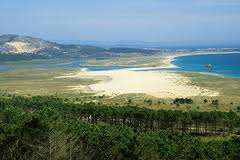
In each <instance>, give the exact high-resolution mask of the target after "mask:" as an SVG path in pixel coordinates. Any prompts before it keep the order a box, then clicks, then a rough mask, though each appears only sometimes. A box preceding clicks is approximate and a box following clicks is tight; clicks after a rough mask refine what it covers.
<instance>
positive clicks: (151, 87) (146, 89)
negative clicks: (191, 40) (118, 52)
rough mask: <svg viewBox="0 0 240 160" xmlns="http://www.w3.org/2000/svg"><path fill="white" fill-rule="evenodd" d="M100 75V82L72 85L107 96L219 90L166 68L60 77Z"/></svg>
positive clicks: (184, 94) (204, 93)
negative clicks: (164, 69)
mask: <svg viewBox="0 0 240 160" xmlns="http://www.w3.org/2000/svg"><path fill="white" fill-rule="evenodd" d="M148 69H149V68H148ZM99 77H101V78H102V79H101V81H100V82H99V83H96V84H92V85H89V86H87V87H86V86H85V87H84V86H73V87H72V89H77V90H82V91H83V92H88V91H91V92H95V93H97V94H105V95H109V96H115V95H119V94H128V93H145V94H148V95H152V96H155V97H159V98H176V97H192V96H217V95H218V94H219V93H218V92H216V91H210V90H208V89H204V88H200V87H197V86H191V85H188V82H190V80H189V79H188V78H186V77H183V76H181V75H180V74H177V73H172V72H166V71H134V69H121V70H112V71H85V72H79V73H77V74H75V75H66V76H64V77H62V78H93V79H95V78H96V79H99ZM107 77H108V78H107ZM84 88H87V90H85V89H84Z"/></svg>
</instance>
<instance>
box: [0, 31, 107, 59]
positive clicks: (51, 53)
mask: <svg viewBox="0 0 240 160" xmlns="http://www.w3.org/2000/svg"><path fill="white" fill-rule="evenodd" d="M104 55H106V56H108V55H110V54H109V53H108V52H107V50H106V49H104V48H100V47H95V46H88V45H63V44H57V43H53V42H49V41H45V40H42V39H39V38H33V37H28V36H19V35H1V36H0V60H4V59H6V60H14V59H19V58H20V59H34V58H61V57H68V58H80V57H90V56H104Z"/></svg>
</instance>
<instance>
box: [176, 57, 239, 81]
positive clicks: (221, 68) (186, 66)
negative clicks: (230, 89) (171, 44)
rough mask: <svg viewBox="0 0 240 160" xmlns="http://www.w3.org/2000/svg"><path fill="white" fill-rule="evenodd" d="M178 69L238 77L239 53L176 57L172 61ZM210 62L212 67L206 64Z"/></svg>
mask: <svg viewBox="0 0 240 160" xmlns="http://www.w3.org/2000/svg"><path fill="white" fill-rule="evenodd" d="M172 63H173V64H175V65H176V66H178V67H179V68H178V69H176V70H179V71H191V72H208V73H214V74H220V75H224V76H234V77H235V76H236V77H240V54H239V53H231V54H207V55H192V56H182V57H177V58H175V60H174V61H173V62H172ZM208 64H211V65H213V68H208V67H206V65H208Z"/></svg>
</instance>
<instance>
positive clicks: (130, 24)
mask: <svg viewBox="0 0 240 160" xmlns="http://www.w3.org/2000/svg"><path fill="white" fill-rule="evenodd" d="M0 22H1V23H0V34H21V35H30V36H38V37H42V38H45V39H49V40H66V41H67V40H97V41H120V40H139V41H155V42H189V43H193V42H197V43H238V42H240V0H0Z"/></svg>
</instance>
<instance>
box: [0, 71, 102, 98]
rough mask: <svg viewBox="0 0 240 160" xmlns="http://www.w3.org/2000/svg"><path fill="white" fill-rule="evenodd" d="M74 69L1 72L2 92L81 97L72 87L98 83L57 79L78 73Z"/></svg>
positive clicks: (76, 79)
mask: <svg viewBox="0 0 240 160" xmlns="http://www.w3.org/2000/svg"><path fill="white" fill-rule="evenodd" d="M76 72H77V70H74V69H19V70H18V69H17V70H11V71H0V84H1V85H0V92H2V93H3V92H5V93H16V94H18V95H55V94H60V95H62V96H65V97H71V96H72V95H76V94H77V95H79V94H80V92H81V91H80V90H74V89H73V88H71V86H79V85H88V84H92V83H96V82H98V81H95V80H92V79H81V78H72V79H69V78H55V77H58V76H63V75H65V74H72V73H76Z"/></svg>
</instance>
